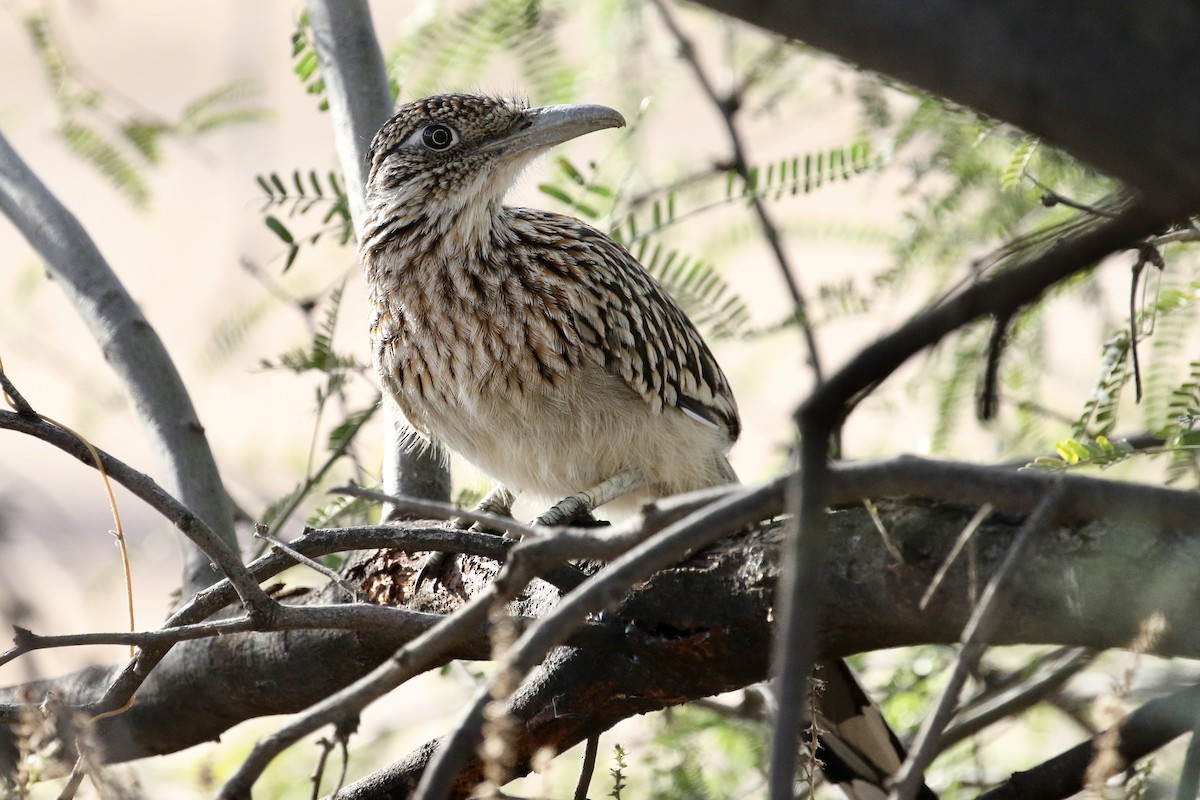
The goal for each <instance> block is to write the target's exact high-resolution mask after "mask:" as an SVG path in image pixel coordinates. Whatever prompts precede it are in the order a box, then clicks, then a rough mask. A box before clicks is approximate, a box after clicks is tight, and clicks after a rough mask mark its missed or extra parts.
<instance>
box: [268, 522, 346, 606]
mask: <svg viewBox="0 0 1200 800" xmlns="http://www.w3.org/2000/svg"><path fill="white" fill-rule="evenodd" d="M254 536H255V537H256V538H259V539H262V540H263V541H266V542H270V543H271V548H272V549H273V550H277V551H279V552H282V553H287V554H288V555H289V556H291V557H292V558H294V559H296V561H297V562H298V563H300V564H303V565H304V566H306V567H308V568H309V569H311V570H313V571H315V572H319V573H320V574H322V575H324V576H325V577H326V578H329V580H330V581H332V582H333V584H334V585H335V586H337V587H338V588H339V589H341V590H342V591H343V592H344V593H345V595H346V597H348V598H350V599H351V600H352V601H355V602H357V601H358V598H359V591H358V587H356V586H351V585H350V584H349V583H348V582H346V581H345V580H343V579H342V576H341V575H338V574H337V573H336V572H334V571H333V570H331V569H330V568H329V567H327V566H325V565H324V564H322V563H321V562H320V561H315V560H313V559H311V558H309V557H308V556H305V555H302V554H300V553H298V552H296V551H295V550H293V549H292V548H290V547H288V546H287V544H286V543H284V542H282V541H280V540H279V539H278V538H276V537H274V536H272V535H271V534H269V533H267V528H266V526H264V525H255V526H254Z"/></svg>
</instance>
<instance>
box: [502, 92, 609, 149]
mask: <svg viewBox="0 0 1200 800" xmlns="http://www.w3.org/2000/svg"><path fill="white" fill-rule="evenodd" d="M623 127H625V118H624V117H623V116H621V114H620V113H619V112H617V111H615V110H613V109H611V108H609V107H608V106H594V105H569V106H542V107H541V108H531V109H529V110H528V111H526V112H525V113H524V115H523V119H522V120H521V122H519V123H518V124H517V127H516V128H515V129H514V130H513V131H512V132H511V133H509V134H507V135H505V136H503V137H501V138H500V139H497V140H496V141H495V142H493V143H492V144H491V145H490V146H488V149H489V150H495V151H498V152H501V153H503V154H504V155H507V156H513V155H517V154H518V153H524V152H528V151H530V150H545V149H546V148H548V147H553V146H554V145H556V144H562V143H563V142H566V141H569V140H571V139H574V138H576V137H578V136H583V135H584V134H585V133H591V132H592V131H599V130H603V129H604V128H623Z"/></svg>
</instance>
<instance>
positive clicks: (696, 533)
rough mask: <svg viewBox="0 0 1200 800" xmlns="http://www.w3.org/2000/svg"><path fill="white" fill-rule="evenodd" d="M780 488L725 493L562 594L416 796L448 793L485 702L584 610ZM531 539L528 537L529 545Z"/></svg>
mask: <svg viewBox="0 0 1200 800" xmlns="http://www.w3.org/2000/svg"><path fill="white" fill-rule="evenodd" d="M781 488H782V483H781V482H778V481H777V482H775V483H772V484H768V485H767V486H765V487H762V488H759V489H756V490H752V491H739V492H734V493H732V494H730V495H728V496H727V497H725V498H724V499H722V500H719V501H717V502H716V503H714V504H712V505H711V506H708V507H707V508H705V509H703V510H701V511H698V512H697V513H695V514H693V515H692V516H690V517H686V518H684V519H683V520H680V521H679V522H676V523H674V524H673V525H670V526H668V527H667V528H665V529H664V530H663V531H661V532H660V533H659V534H658V535H656V536H655V537H654V538H653V539H651V540H649V541H647V542H645V543H644V544H641V545H638V546H637V547H635V548H633V549H632V550H630V551H629V552H627V553H625V554H624V555H622V556H620V557H619V558H617V559H616V560H615V561H613V562H612V563H610V564H609V565H608V566H606V567H605V568H604V569H603V570H602V571H601V572H599V573H598V574H597V575H596V576H594V577H593V578H592V579H591V580H590V581H588V583H586V584H584V585H583V586H581V587H580V588H579V589H577V590H576V591H574V592H572V593H571V594H570V595H568V596H567V597H566V598H564V600H563V602H562V603H561V604H559V606H558V607H557V608H555V609H554V611H552V612H551V613H550V614H549V615H548V616H546V617H545V618H544V619H542V620H541V621H539V622H538V624H537V625H535V626H534V627H533V628H531V629H530V630H529V631H528V632H526V633H525V634H524V635H522V636H521V638H520V639H519V640H518V641H517V642H516V643H515V644H514V645H513V647H512V649H511V650H509V651H508V653H506V654H505V656H504V658H503V659H502V660H501V661H500V663H499V665H498V669H497V670H496V672H495V674H494V675H493V677H492V678H491V679H490V680H489V681H487V682H486V683H485V684H484V685H483V686H481V687H480V688H479V690H478V691H477V692H476V694H475V697H474V698H473V699H472V702H471V705H470V707H469V709H468V710H467V712H466V713H465V714H464V715H463V716H462V718H461V719H460V720H459V721H458V723H457V724H456V725H455V727H454V731H453V732H452V733H451V734H450V735H449V736H448V737H447V741H445V742H444V743H443V744H442V746H441V747H440V748H439V749H438V751H437V754H436V755H435V756H434V758H433V760H432V762H431V763H430V765H429V768H428V769H426V770H425V774H424V775H423V776H422V778H421V783H420V785H419V787H418V789H417V794H416V797H417V800H422V798H423V799H424V800H431V799H432V798H440V797H445V796H447V794H448V792H449V790H450V787H451V785H452V784H453V782H454V777H455V774H456V773H457V772H458V770H459V767H460V765H461V764H462V762H463V760H464V759H465V757H466V755H467V752H468V751H470V750H472V749H473V748H474V745H475V744H476V743H477V742H478V740H479V735H480V726H481V724H482V723H483V717H484V709H485V707H486V706H487V705H488V704H489V703H490V702H492V701H493V699H495V698H498V697H504V696H506V694H504V693H498V688H499V687H500V686H507V685H509V684H511V685H512V688H513V689H515V688H516V685H517V683H519V680H520V677H521V676H523V675H524V674H525V673H527V672H528V671H529V670H531V669H533V668H534V667H535V666H536V665H537V664H538V662H540V661H541V660H542V658H543V657H544V656H545V654H546V653H547V652H548V651H549V650H550V649H551V648H553V647H556V646H558V645H561V644H562V643H563V641H565V639H566V637H567V636H568V635H570V633H571V632H572V631H573V630H575V629H576V628H577V627H578V626H579V625H581V624H583V622H584V620H585V619H586V618H587V616H588V614H592V613H596V612H599V611H603V610H606V609H611V608H614V607H615V606H616V605H617V603H619V602H620V600H621V599H622V597H624V595H625V594H626V593H627V592H628V590H629V587H630V586H632V585H634V584H635V583H637V582H638V581H642V580H645V579H646V578H648V577H649V576H651V575H653V574H654V573H655V572H657V571H659V570H661V569H663V568H665V567H669V566H671V565H672V564H674V563H676V562H678V561H679V560H680V559H681V558H683V557H685V556H686V555H687V554H688V553H692V552H695V551H696V550H698V549H699V548H701V547H704V546H705V545H707V544H710V543H711V542H713V541H715V540H716V539H719V538H721V537H723V536H727V535H728V534H729V533H730V532H731V531H734V530H737V529H738V528H740V527H742V526H744V525H747V524H751V523H753V522H756V521H757V520H759V519H761V517H762V512H763V505H764V502H763V501H764V499H766V500H767V501H768V502H769V497H770V496H771V495H775V496H776V497H778V495H779V492H780V490H781ZM535 545H536V543H531V544H530V548H531V547H533V546H535ZM523 549H526V545H525V544H524V543H522V545H521V546H519V547H518V548H517V549H516V550H515V551H514V553H513V559H514V562H515V561H516V559H517V556H518V554H519V553H520V552H521V551H522V550H523ZM510 691H511V690H510Z"/></svg>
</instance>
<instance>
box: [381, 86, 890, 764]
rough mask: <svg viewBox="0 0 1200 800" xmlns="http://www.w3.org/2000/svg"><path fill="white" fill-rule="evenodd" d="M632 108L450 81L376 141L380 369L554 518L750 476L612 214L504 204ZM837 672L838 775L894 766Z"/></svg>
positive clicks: (677, 325)
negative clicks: (508, 94)
mask: <svg viewBox="0 0 1200 800" xmlns="http://www.w3.org/2000/svg"><path fill="white" fill-rule="evenodd" d="M624 125H625V119H624V117H623V116H622V115H621V114H620V113H619V112H617V111H616V110H614V109H612V108H609V107H607V106H602V105H584V104H576V105H551V106H542V107H537V108H531V107H529V106H528V105H527V104H526V103H524V102H522V101H520V100H514V99H510V98H504V97H493V96H482V95H472V94H442V95H438V96H434V97H427V98H424V99H420V100H415V101H413V102H409V103H406V104H404V105H401V106H400V107H399V108H397V109H396V111H395V114H394V115H393V116H392V117H391V118H390V119H389V120H388V121H387V122H386V123H384V125H383V126H382V127H381V128H380V130H379V132H378V133H377V134H376V135H375V138H374V140H373V142H372V144H371V147H370V150H369V151H368V155H367V160H368V177H367V182H366V187H365V196H366V206H367V213H366V217H365V223H364V225H363V226H362V234H361V237H360V241H359V256H360V259H361V261H362V263H363V267H364V270H365V274H366V284H367V296H368V301H369V304H370V320H371V321H370V338H371V345H372V354H373V358H374V361H375V364H376V367H377V370H378V373H379V377H380V381H381V383H382V386H383V390H384V392H386V393H387V395H388V396H389V397H390V398H391V399H392V400H394V401H395V403H396V405H397V406H398V407H399V408H400V410H401V411H402V412H403V414H404V416H405V417H406V419H407V421H408V423H409V424H410V425H411V426H412V427H413V429H414V431H415V432H416V434H417V437H418V442H419V443H420V444H421V445H442V446H444V447H446V448H448V449H449V450H451V451H453V452H456V453H458V454H459V455H461V456H462V457H463V458H465V459H466V460H467V461H468V462H470V463H471V464H473V465H474V466H475V467H477V468H478V469H480V470H481V471H482V472H483V473H485V474H486V475H488V476H490V477H491V478H493V479H494V480H495V481H496V482H497V485H496V488H495V489H493V490H492V491H491V492H490V493H489V494H488V496H487V497H485V498H484V500H483V501H482V502H481V503H480V506H479V507H480V508H481V509H482V510H485V511H490V512H493V513H503V514H508V513H510V510H511V505H512V502H513V499H514V498H515V497H516V496H528V497H532V498H534V499H535V500H537V501H545V502H548V503H553V505H552V506H550V508H549V510H547V511H546V512H545V513H543V514H541V515H540V516H539V517H538V518H537V519H536V520H535V524H538V525H548V526H553V525H563V524H568V523H571V522H574V521H576V520H579V519H585V518H588V517H589V516H590V515H591V513H592V512H593V511H595V510H596V509H598V508H600V507H602V506H603V507H606V508H607V509H615V510H616V511H617V512H618V513H619V512H622V511H625V512H627V511H631V510H637V509H638V508H639V507H641V506H642V505H643V504H644V503H645V502H647V501H648V500H652V499H655V498H661V497H665V496H668V495H672V494H678V493H681V492H687V491H692V490H697V489H703V488H708V487H713V486H720V485H725V484H730V483H736V482H737V476H736V474H735V473H734V471H733V469H732V467H731V466H730V463H729V460H728V458H727V456H728V453H729V451H730V449H731V447H732V446H733V444H734V442H735V441H736V440H737V438H738V435H739V433H740V431H741V422H740V418H739V414H738V407H737V402H736V401H735V399H734V396H733V391H732V389H731V388H730V383H729V381H728V379H727V378H726V376H725V374H724V373H723V372H722V370H721V368H720V366H719V365H718V363H717V360H716V358H715V357H714V356H713V354H712V351H711V350H710V349H709V347H708V345H707V344H706V343H705V341H704V339H703V337H702V336H701V335H700V333H699V331H698V330H697V329H696V327H695V326H694V325H693V324H692V323H691V322H690V321H689V319H688V317H687V315H686V314H685V313H684V312H683V310H682V309H681V308H680V307H679V305H678V304H677V303H676V302H675V300H673V299H672V298H671V296H670V295H669V294H668V293H667V292H666V291H664V289H663V288H662V287H661V286H659V284H658V283H657V282H656V281H655V280H654V278H653V277H652V276H651V275H650V273H649V272H647V270H646V269H645V268H644V267H643V266H642V265H641V264H639V263H638V261H637V259H636V258H634V257H633V255H631V254H630V253H629V251H628V250H626V249H625V248H624V247H623V246H621V245H620V244H619V243H617V242H616V241H614V240H613V239H612V238H611V237H610V236H608V235H607V234H605V233H603V232H602V231H599V230H597V229H596V228H594V227H592V226H590V225H588V224H586V223H584V222H582V221H580V220H578V219H575V218H573V217H570V216H566V215H563V214H558V213H554V212H551V211H544V210H538V209H530V208H521V207H514V206H508V205H505V203H504V198H505V195H506V194H507V193H508V191H509V189H510V188H511V187H512V185H513V184H514V182H515V181H516V180H517V178H518V176H519V175H520V174H521V172H522V171H523V170H524V169H525V168H526V167H527V166H528V165H529V163H530V162H531V161H533V160H534V159H535V158H536V157H537V156H539V155H541V154H543V153H545V152H546V151H547V150H549V149H550V148H552V147H554V146H556V145H559V144H562V143H564V142H567V141H569V140H571V139H574V138H576V137H579V136H583V135H585V134H588V133H593V132H596V131H601V130H605V129H610V128H620V127H622V126H624ZM839 663H841V662H839ZM843 667H844V665H843ZM829 675H830V676H829V677H827V678H826V681H827V682H830V681H838V684H837V686H835V687H834V689H833V690H828V693H829V694H830V695H831V696H833V697H837V698H839V699H838V702H837V706H838V708H837V709H836V710H835V711H833V712H831V713H830V714H828V715H827V718H828V719H830V720H832V722H831V723H830V724H829V727H831V728H833V729H834V730H832V731H830V733H829V736H830V737H832V739H836V741H837V745H838V746H837V747H833V746H832V744H833V741H832V739H831V741H830V742H829V746H827V751H823V752H822V758H823V759H824V760H825V761H826V763H827V769H826V773H827V774H828V775H834V776H845V777H844V779H843V777H837V780H838V782H839V785H842V786H844V787H848V786H851V785H852V784H853V782H854V781H855V780H858V781H860V782H861V781H867V782H871V783H875V784H882V782H883V781H884V780H885V779H886V777H887V776H888V775H890V774H891V773H892V772H894V770H895V767H896V766H898V764H899V762H900V761H902V760H903V750H902V748H900V746H899V742H898V740H896V738H895V736H894V734H892V732H891V730H890V728H888V727H887V724H886V722H884V721H883V718H882V716H881V715H879V714H878V711H877V709H875V707H874V704H873V703H871V701H870V699H869V698H868V697H867V696H866V694H865V692H864V691H863V690H862V688H861V687H860V686H859V685H858V684H857V682H856V681H855V680H854V678H853V675H852V674H850V673H849V671H848V669H845V671H844V672H843V670H842V669H841V668H839V669H835V670H833V671H832V672H831V673H830V674H829ZM843 675H845V676H848V681H846V680H844V679H843ZM864 710H866V711H873V714H874V716H872V715H871V714H868V713H859V712H863V711H864ZM859 719H862V720H866V722H864V723H862V724H859V723H858V722H857V720H859ZM880 724H882V729H880V727H879V726H880ZM843 732H845V734H844V735H843ZM856 738H857V739H858V741H855V739H856ZM880 748H882V750H883V751H886V752H882V753H881V754H880V755H879V757H878V758H875V757H873V756H872V755H871V751H872V750H879V749H880ZM897 748H899V749H898V750H897ZM897 759H899V760H897ZM831 761H832V762H834V766H833V768H830V767H829V766H828V765H829V763H830V762H831ZM843 764H845V765H846V766H844V768H842V765H843ZM863 765H865V766H863ZM839 769H841V771H840V772H839Z"/></svg>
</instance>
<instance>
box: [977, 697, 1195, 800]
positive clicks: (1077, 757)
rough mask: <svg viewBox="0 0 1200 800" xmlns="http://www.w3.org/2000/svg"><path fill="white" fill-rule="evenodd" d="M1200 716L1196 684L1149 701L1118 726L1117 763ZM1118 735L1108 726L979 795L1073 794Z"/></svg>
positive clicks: (1002, 798)
mask: <svg viewBox="0 0 1200 800" xmlns="http://www.w3.org/2000/svg"><path fill="white" fill-rule="evenodd" d="M1198 716H1200V686H1190V687H1188V688H1187V689H1183V690H1181V691H1178V692H1174V693H1173V694H1170V695H1167V696H1166V697H1159V698H1157V699H1155V700H1151V701H1150V702H1148V703H1146V704H1145V705H1143V706H1142V707H1141V708H1139V709H1137V710H1136V711H1134V712H1133V713H1132V714H1130V715H1129V716H1127V717H1126V718H1125V719H1124V720H1122V721H1121V724H1120V725H1119V726H1118V727H1117V736H1116V737H1115V739H1116V742H1117V745H1116V750H1117V755H1118V756H1119V757H1120V759H1119V760H1120V763H1118V764H1114V767H1115V768H1116V769H1118V770H1119V769H1124V768H1126V767H1128V766H1129V765H1130V764H1133V763H1134V762H1135V761H1137V760H1138V759H1140V758H1142V757H1144V756H1146V755H1148V754H1150V753H1153V752H1154V751H1155V750H1157V749H1158V748H1160V747H1162V746H1163V745H1165V744H1167V743H1168V742H1170V741H1172V740H1173V739H1176V738H1178V737H1179V736H1182V735H1183V734H1185V733H1187V732H1189V731H1191V730H1192V729H1193V726H1194V725H1195V724H1196V719H1197V717H1198ZM1112 738H1114V737H1112V736H1110V732H1109V731H1102V732H1100V733H1098V734H1096V735H1095V736H1093V737H1092V738H1091V739H1089V740H1087V741H1085V742H1084V743H1083V744H1080V745H1077V746H1075V747H1072V748H1071V749H1070V750H1067V751H1065V752H1063V753H1060V754H1059V755H1057V756H1055V757H1054V758H1051V759H1049V760H1048V761H1045V762H1043V763H1042V764H1039V765H1038V766H1036V767H1033V768H1031V769H1028V770H1024V771H1022V772H1014V773H1013V775H1012V777H1010V778H1009V779H1008V780H1007V781H1005V782H1004V783H1002V784H1000V785H999V786H997V787H996V788H994V789H992V790H990V791H988V792H985V793H984V794H982V795H980V796H979V800H1025V798H1030V797H1037V798H1041V800H1056V798H1064V797H1070V796H1071V795H1073V794H1075V793H1076V792H1079V791H1081V790H1082V789H1083V788H1084V779H1085V776H1086V774H1087V770H1088V766H1089V765H1090V764H1091V763H1092V760H1093V758H1094V757H1095V754H1096V751H1097V749H1098V748H1099V747H1100V743H1101V742H1103V741H1106V740H1111V739H1112Z"/></svg>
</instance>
